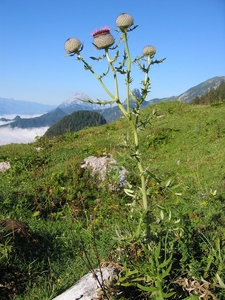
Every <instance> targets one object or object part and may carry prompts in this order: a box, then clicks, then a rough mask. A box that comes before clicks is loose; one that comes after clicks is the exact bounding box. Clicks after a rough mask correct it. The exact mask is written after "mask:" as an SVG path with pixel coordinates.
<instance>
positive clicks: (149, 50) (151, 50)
mask: <svg viewBox="0 0 225 300" xmlns="http://www.w3.org/2000/svg"><path fill="white" fill-rule="evenodd" d="M142 53H143V55H144V56H150V57H151V56H153V55H155V53H156V48H155V47H153V46H145V47H144V48H143V50H142Z"/></svg>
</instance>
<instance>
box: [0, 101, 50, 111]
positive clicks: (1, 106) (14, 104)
mask: <svg viewBox="0 0 225 300" xmlns="http://www.w3.org/2000/svg"><path fill="white" fill-rule="evenodd" d="M54 108H56V105H48V104H41V103H36V102H30V101H23V100H14V99H13V98H0V115H7V114H18V115H19V114H27V115H34V114H43V113H45V112H47V111H50V110H52V109H54Z"/></svg>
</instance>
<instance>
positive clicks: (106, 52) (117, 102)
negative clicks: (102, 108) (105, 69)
mask: <svg viewBox="0 0 225 300" xmlns="http://www.w3.org/2000/svg"><path fill="white" fill-rule="evenodd" d="M105 55H106V58H107V60H108V63H109V65H110V68H111V71H112V73H113V79H114V87H115V93H116V95H115V97H114V100H115V101H116V104H117V105H118V107H119V108H120V110H121V112H122V113H123V115H124V116H125V117H127V111H126V110H125V108H124V107H123V105H122V103H121V102H120V98H119V87H118V80H117V75H116V70H115V68H114V66H113V61H112V60H111V59H110V56H109V52H108V48H106V49H105Z"/></svg>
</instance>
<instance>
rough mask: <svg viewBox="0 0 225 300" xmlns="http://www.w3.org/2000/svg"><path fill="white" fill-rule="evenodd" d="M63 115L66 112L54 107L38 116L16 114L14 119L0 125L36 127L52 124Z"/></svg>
mask: <svg viewBox="0 0 225 300" xmlns="http://www.w3.org/2000/svg"><path fill="white" fill-rule="evenodd" d="M64 116H66V113H64V112H63V111H62V110H61V109H60V108H56V109H55V110H53V111H51V112H49V113H46V114H44V115H42V116H40V117H35V118H26V119H22V118H20V117H19V116H17V117H16V118H15V121H13V122H11V123H9V124H6V125H1V126H0V127H10V128H15V127H18V128H37V127H44V126H52V125H53V124H55V123H57V122H58V121H59V120H61V119H62V118H63V117H64Z"/></svg>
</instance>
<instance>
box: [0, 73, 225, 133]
mask: <svg viewBox="0 0 225 300" xmlns="http://www.w3.org/2000/svg"><path fill="white" fill-rule="evenodd" d="M222 81H225V76H215V77H213V78H210V79H208V80H206V81H204V82H202V83H200V84H198V85H196V86H194V87H192V88H190V89H188V90H187V91H185V92H184V93H182V94H180V95H179V96H171V97H165V98H154V99H151V100H149V101H144V102H143V104H142V108H144V107H146V106H148V105H151V104H154V103H157V102H161V101H172V100H179V101H181V102H184V103H190V102H191V100H193V99H194V98H195V97H196V96H201V95H203V94H205V93H206V92H207V91H209V89H211V88H216V87H217V86H218V85H219V84H220V83H221V82H222ZM132 92H133V94H134V95H135V97H136V98H140V97H141V94H140V91H139V89H137V88H136V89H134V90H133V91H132ZM4 99H5V100H7V99H6V98H0V107H3V105H1V103H2V102H1V101H2V100H4ZM88 99H90V97H89V96H87V95H86V94H84V93H75V94H74V95H73V96H72V97H70V98H69V99H67V100H65V101H64V102H62V103H61V104H60V105H59V106H58V107H56V108H55V109H54V110H51V111H49V112H48V113H47V114H44V115H42V116H40V117H35V118H29V119H22V118H20V119H19V120H15V121H14V122H11V123H9V124H5V125H1V126H0V127H6V126H8V127H11V128H14V127H19V128H32V127H42V126H52V125H53V124H55V123H56V122H58V121H59V120H60V118H62V117H64V116H66V115H69V114H71V113H73V112H74V111H79V110H90V111H93V110H95V111H96V112H98V113H100V114H101V115H102V116H103V117H104V118H105V119H106V121H107V122H108V123H110V122H113V121H115V120H116V119H118V118H119V117H121V116H122V113H121V111H120V109H119V108H118V106H113V107H110V108H104V109H100V107H101V106H99V105H95V104H94V105H93V104H91V103H88V102H87V101H88ZM8 100H9V99H8ZM8 100H7V101H8ZM11 100H13V101H20V100H14V99H11ZM82 100H84V101H82ZM133 101H134V100H132V99H131V107H132V103H134V102H133ZM21 102H25V104H26V105H28V104H30V105H32V103H33V104H34V106H33V107H35V105H37V104H38V103H35V102H28V101H20V103H19V104H21ZM11 103H12V102H11ZM13 103H14V102H13ZM123 104H124V107H126V100H125V101H124V103H123ZM40 105H41V106H42V108H43V106H44V108H47V107H49V108H50V107H52V106H51V105H50V106H48V105H43V104H40ZM55 111H56V112H55ZM8 113H9V112H8ZM10 113H13V112H12V111H11V112H10ZM36 113H37V111H36ZM0 114H1V110H0Z"/></svg>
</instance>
